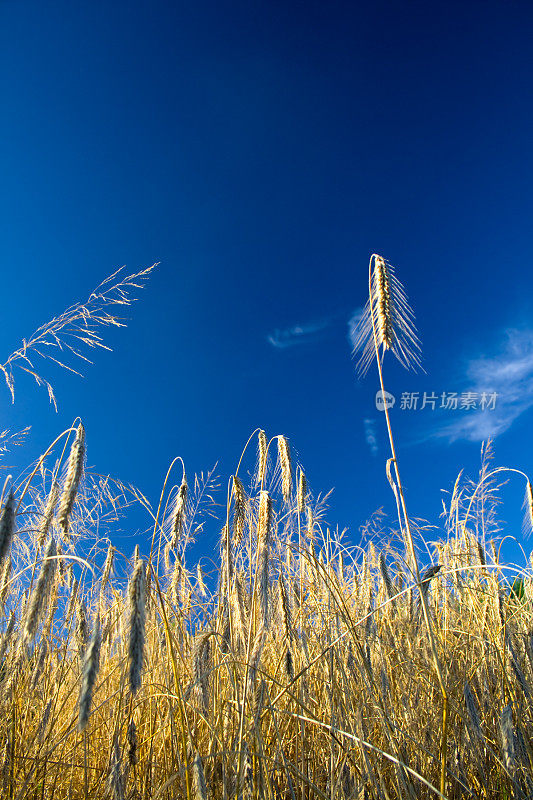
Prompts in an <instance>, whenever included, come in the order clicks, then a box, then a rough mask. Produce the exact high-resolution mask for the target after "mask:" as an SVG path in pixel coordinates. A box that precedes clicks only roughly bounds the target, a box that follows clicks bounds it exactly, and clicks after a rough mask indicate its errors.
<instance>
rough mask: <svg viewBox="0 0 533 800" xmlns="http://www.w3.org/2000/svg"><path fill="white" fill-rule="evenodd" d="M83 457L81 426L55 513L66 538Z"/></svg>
mask: <svg viewBox="0 0 533 800" xmlns="http://www.w3.org/2000/svg"><path fill="white" fill-rule="evenodd" d="M84 457H85V429H84V427H83V425H82V424H81V422H80V424H79V425H78V430H77V431H76V438H75V439H74V442H73V443H72V447H71V449H70V455H69V458H68V467H67V477H66V478H65V483H64V486H63V492H62V494H61V499H60V501H59V510H58V512H57V524H58V525H59V527H60V528H61V529H62V530H63V535H64V537H65V538H66V537H67V536H68V532H69V526H70V515H71V513H72V509H73V507H74V501H75V500H76V495H77V493H78V488H79V485H80V480H81V476H82V473H83V459H84Z"/></svg>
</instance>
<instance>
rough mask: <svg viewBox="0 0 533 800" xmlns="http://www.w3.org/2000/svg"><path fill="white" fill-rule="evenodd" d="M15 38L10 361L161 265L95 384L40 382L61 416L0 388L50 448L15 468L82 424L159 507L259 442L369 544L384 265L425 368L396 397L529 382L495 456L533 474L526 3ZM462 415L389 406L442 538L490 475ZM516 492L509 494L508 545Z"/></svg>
mask: <svg viewBox="0 0 533 800" xmlns="http://www.w3.org/2000/svg"><path fill="white" fill-rule="evenodd" d="M0 22H1V24H0V59H1V75H2V88H1V91H2V104H1V106H2V110H1V112H0V113H1V115H2V124H1V133H0V135H1V137H2V147H1V153H2V155H1V170H2V193H1V204H2V207H1V209H0V220H1V223H0V224H1V228H2V230H1V241H2V256H3V263H4V268H3V280H2V288H3V304H2V318H3V324H2V326H1V329H0V353H1V354H2V360H3V359H4V358H5V357H7V355H8V354H9V353H10V352H11V351H12V350H14V349H15V348H16V347H17V346H18V344H19V342H20V340H21V339H22V337H27V336H28V335H29V334H30V333H31V331H32V330H34V328H35V327H37V325H39V324H41V323H42V322H44V321H45V320H46V319H48V318H50V317H51V316H53V315H55V314H58V313H60V312H61V311H62V310H63V308H64V307H66V306H67V305H69V304H70V303H72V302H74V301H76V300H80V299H83V298H84V297H85V296H87V295H88V294H89V292H90V291H91V289H92V288H93V287H94V286H95V285H96V284H98V283H99V281H100V280H101V279H103V278H104V277H105V276H106V275H107V274H109V273H110V272H112V271H113V270H114V269H116V268H117V267H119V266H120V265H122V264H126V265H127V266H128V268H129V270H130V271H135V270H136V269H138V268H139V267H141V266H148V265H149V264H151V263H153V262H155V261H159V262H160V266H159V267H158V269H157V272H156V273H155V274H154V276H153V278H152V280H151V281H150V283H149V285H148V287H147V288H146V290H145V291H144V293H143V296H142V300H141V301H140V302H139V303H138V304H137V306H136V307H135V308H134V309H133V310H132V312H131V314H130V316H131V322H130V324H129V327H128V328H127V329H126V330H123V331H118V332H115V331H112V332H111V334H110V335H108V337H107V342H108V343H109V344H111V346H112V347H113V350H114V352H113V353H112V354H109V353H103V352H102V353H98V354H96V357H95V364H94V366H89V367H87V368H86V369H85V378H84V379H83V380H81V379H79V378H76V377H75V376H72V375H69V374H67V373H61V372H60V371H58V370H56V369H51V368H46V369H45V367H44V366H43V371H45V374H46V375H47V376H49V377H51V378H53V382H54V385H55V387H56V390H57V395H58V401H59V413H58V414H57V415H56V414H55V412H54V411H53V409H52V408H51V407H49V406H48V404H47V398H46V394H45V392H43V391H42V390H37V389H36V388H34V387H33V386H32V385H31V383H30V381H29V380H27V379H24V378H23V377H19V379H18V394H17V400H16V403H15V405H14V406H11V404H10V398H9V394H8V392H7V390H6V391H4V393H3V404H2V406H0V408H1V420H0V426H1V428H7V427H10V428H13V429H18V428H21V427H23V426H25V425H27V424H31V425H32V426H33V427H32V433H31V437H30V439H29V441H28V443H27V446H26V448H25V450H24V453H23V454H20V453H17V455H16V458H17V459H19V460H21V459H22V460H21V463H23V464H25V463H27V462H28V461H29V460H30V459H31V458H33V457H35V456H36V455H37V454H38V453H39V452H41V451H42V449H43V448H44V447H45V446H46V445H47V443H48V442H49V441H51V440H52V439H53V438H54V437H55V435H56V434H57V433H58V432H59V431H60V430H62V429H63V428H65V427H67V426H68V425H69V424H70V422H71V420H72V419H73V418H74V417H75V416H76V415H80V416H81V417H82V418H83V420H84V423H85V425H86V429H87V436H88V463H89V464H90V465H93V466H94V467H95V468H96V469H98V470H99V471H101V472H106V473H107V472H109V473H111V474H113V475H116V476H117V477H120V478H121V479H123V480H124V481H130V482H133V483H135V484H136V485H138V486H139V487H140V488H141V490H142V491H143V492H144V493H145V494H146V495H147V496H148V497H149V498H150V499H151V500H152V501H154V502H155V501H156V499H157V496H158V492H159V488H160V486H161V482H162V479H163V476H164V473H165V471H166V468H167V466H168V464H169V463H170V461H171V460H172V458H173V457H174V456H176V455H181V456H182V457H183V458H184V460H185V462H186V465H187V469H188V472H189V473H193V472H195V471H198V470H201V469H206V468H209V467H211V466H212V465H213V464H214V463H215V462H216V461H217V460H218V461H219V469H220V472H221V474H222V475H224V476H227V475H228V474H230V473H231V472H232V470H233V469H234V467H235V464H236V462H237V460H238V458H239V455H240V451H241V448H242V446H243V444H244V442H245V441H246V439H247V438H248V436H249V434H250V433H251V432H252V430H253V429H254V428H256V427H257V426H260V427H263V428H265V429H266V430H267V432H268V433H269V434H270V435H273V434H276V433H284V434H286V435H287V436H288V437H289V440H290V442H291V445H292V446H293V448H294V451H295V454H297V456H298V458H299V459H300V460H301V461H302V463H303V465H304V467H305V469H306V472H307V474H308V479H309V482H310V485H311V487H312V489H313V490H314V491H315V492H316V493H318V492H319V491H327V490H329V489H330V488H331V487H335V491H334V494H333V495H332V499H331V510H330V512H329V521H330V522H331V524H332V525H336V524H339V526H340V527H344V526H349V528H350V536H351V541H352V542H353V543H357V541H358V533H357V531H358V527H359V525H360V524H361V523H362V522H363V521H364V520H365V519H366V518H367V517H368V516H369V515H370V514H371V513H372V512H373V511H374V510H375V509H376V508H377V507H379V506H384V507H385V509H386V510H387V511H388V512H390V513H391V514H393V512H394V505H393V502H392V497H391V493H390V489H389V486H388V483H387V481H386V477H385V470H384V465H385V460H386V458H387V457H388V451H387V443H386V438H385V428H384V420H383V419H382V415H380V414H379V413H378V412H377V411H376V410H375V407H374V393H375V390H376V388H377V376H376V373H375V369H373V370H371V372H370V374H369V376H367V378H366V379H365V380H364V381H358V380H357V378H356V375H355V369H354V363H353V361H352V360H351V357H350V345H349V342H348V321H349V319H350V318H351V316H352V315H353V313H354V312H356V311H357V309H358V308H360V307H361V306H362V305H363V304H364V302H365V299H366V292H367V269H368V258H369V255H370V254H371V253H372V252H378V253H382V254H383V255H384V256H386V257H387V258H388V259H389V260H390V261H391V262H392V263H394V264H395V265H396V266H397V270H398V275H399V277H400V279H401V280H402V281H403V283H404V285H405V286H406V288H407V291H408V294H409V297H410V299H411V302H412V305H413V307H414V310H415V314H416V319H417V325H418V329H419V333H420V337H421V339H422V342H423V352H424V366H425V369H426V372H427V375H425V376H419V377H415V376H412V375H410V374H408V373H405V372H404V371H403V370H401V368H400V367H399V366H398V365H396V364H395V363H393V362H392V361H391V360H390V359H388V363H386V376H387V377H388V383H389V388H390V389H391V391H393V392H394V393H395V394H396V395H397V396H399V395H400V393H401V392H402V391H415V390H420V391H423V390H424V389H428V390H435V391H436V392H442V391H463V390H465V389H468V388H470V386H471V384H472V379H471V370H472V363H474V364H477V365H478V367H479V365H480V364H481V363H482V360H483V363H488V365H489V368H491V367H490V365H491V364H492V363H493V360H494V359H500V362H501V361H502V360H503V361H505V359H506V358H508V359H510V360H511V361H512V362H513V364H514V365H515V366H516V364H517V363H519V364H520V365H522V367H523V368H522V369H521V372H520V377H519V379H518V383H516V381H515V383H514V384H513V392H516V395H517V396H515V395H514V394H513V399H509V402H508V406H509V414H511V415H512V414H513V413H514V411H516V409H517V408H518V409H519V410H520V409H521V413H517V414H516V417H515V418H514V419H513V422H512V424H511V425H510V426H509V427H508V428H507V430H504V431H503V432H500V433H499V435H498V436H497V437H496V460H497V462H498V463H499V464H507V465H509V466H516V467H518V468H521V469H524V470H525V471H527V472H529V474H531V473H533V457H532V449H531V446H530V443H531V433H532V428H533V424H532V421H533V407H530V406H531V404H533V397H532V398H531V401H530V402H529V404H528V400H527V397H531V392H532V391H533V363H532V361H533V359H532V357H531V354H532V352H533V303H532V288H533V279H532V273H531V263H532V251H533V246H532V239H531V220H532V206H533V203H532V199H531V198H532V195H531V185H532V160H533V157H532V152H533V151H532V147H531V141H532V133H533V131H532V121H533V119H532V118H533V111H532V102H531V87H532V82H533V49H532V47H531V41H532V27H533V8H532V6H531V3H529V2H515V1H514V0H508V1H504V0H501V1H499V2H496V1H495V0H483V1H481V0H480V1H479V2H448V3H427V2H408V3H406V2H399V0H389V2H380V1H379V0H378V1H377V2H374V3H371V4H368V3H359V2H350V3H344V2H329V3H323V2H320V3H319V2H307V3H297V2H283V3H277V2H253V1H250V0H248V1H247V2H233V3H227V2H197V3H180V2H178V3H173V4H170V3H164V2H151V3H147V2H128V3H125V2H113V3H104V2H91V3H88V2H85V3H75V4H72V3H67V2H63V0H61V1H57V0H49V2H46V3H38V2H29V1H27V0H18V1H17V2H15V1H14V0H4V2H2V3H1V4H0ZM295 327H296V328H298V327H302V328H303V329H304V331H308V332H309V331H315V332H314V333H312V334H311V335H309V333H307V334H304V335H301V334H300V335H298V334H297V333H294V328H295ZM276 331H278V334H276V333H275V332H276ZM291 331H292V333H291ZM509 332H511V333H509ZM269 336H271V337H272V338H273V341H275V342H276V341H277V342H278V343H283V344H289V345H290V346H286V347H279V346H278V347H275V346H274V345H273V344H272V343H271V341H269V338H268V337H269ZM506 343H507V344H506ZM513 359H514V361H513ZM500 362H499V363H500ZM469 369H470V377H469V376H468V374H469ZM519 371H520V370H519ZM513 374H514V373H513ZM498 385H499V386H501V385H504V386H505V381H503V384H502V381H501V380H500V383H499V384H498ZM522 406H524V407H523V408H522ZM450 413H451V412H449V414H450ZM461 413H466V412H455V416H453V415H452V416H450V415H448V417H446V416H445V415H440V416H439V415H438V414H437V413H432V412H427V411H426V412H416V413H415V412H413V413H408V412H403V411H401V410H399V409H398V407H396V409H395V410H394V411H393V424H394V426H395V430H396V434H397V441H398V445H399V451H400V457H401V465H402V469H403V474H404V480H405V484H406V487H407V491H408V500H409V507H410V509H411V513H412V514H413V515H414V516H419V517H429V518H430V519H431V520H432V521H433V522H434V523H438V513H439V511H440V503H441V499H440V498H441V489H444V488H450V487H451V486H452V485H453V482H454V480H455V476H456V474H457V473H458V471H459V470H460V469H461V468H465V469H466V471H467V472H470V473H474V472H475V470H476V469H477V467H478V460H479V449H480V444H481V438H482V437H481V436H478V437H477V438H476V436H475V435H472V436H471V437H470V438H464V437H463V438H461V437H459V438H456V439H455V441H451V440H450V437H443V436H439V435H438V430H439V429H440V427H439V426H441V425H442V424H446V423H450V422H452V421H453V422H457V420H458V416H459V415H460V414H461ZM365 419H370V420H371V423H370V426H371V427H372V426H373V427H374V429H375V431H376V436H377V448H378V451H377V453H372V452H371V450H370V448H369V445H368V443H367V442H366V441H365V425H364V420H365ZM367 427H368V426H367ZM503 427H505V426H503ZM452 438H453V437H452ZM522 497H523V484H522V482H521V481H520V480H518V479H517V478H514V479H513V481H512V482H511V484H510V486H509V487H508V489H507V490H506V492H505V498H506V505H505V507H504V509H503V510H502V516H503V518H504V519H505V520H507V521H508V522H509V528H508V529H507V530H508V532H510V533H518V532H519V530H518V529H519V526H520V520H521V510H520V504H521V502H522ZM213 536H214V532H213V533H212V534H209V535H208V536H207V537H206V540H205V545H204V544H203V543H201V542H200V543H199V550H200V551H201V552H204V551H203V550H202V548H203V547H205V553H209V552H210V548H212V544H213ZM129 546H130V545H128V547H129ZM131 547H133V544H131ZM527 549H528V551H529V546H528V548H527Z"/></svg>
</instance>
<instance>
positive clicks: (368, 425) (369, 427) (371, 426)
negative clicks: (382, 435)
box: [363, 419, 378, 456]
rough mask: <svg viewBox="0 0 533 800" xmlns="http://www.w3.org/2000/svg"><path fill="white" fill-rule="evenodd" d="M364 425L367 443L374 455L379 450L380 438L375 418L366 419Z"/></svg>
mask: <svg viewBox="0 0 533 800" xmlns="http://www.w3.org/2000/svg"><path fill="white" fill-rule="evenodd" d="M363 425H364V428H365V439H366V443H367V445H368V446H369V448H370V452H371V453H372V455H373V456H375V455H377V452H378V440H377V437H376V421H375V420H374V419H364V420H363Z"/></svg>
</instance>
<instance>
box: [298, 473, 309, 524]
mask: <svg viewBox="0 0 533 800" xmlns="http://www.w3.org/2000/svg"><path fill="white" fill-rule="evenodd" d="M306 497H307V480H306V478H305V473H304V471H303V470H302V469H301V470H300V475H299V477H298V492H297V495H296V499H297V507H298V513H299V514H300V515H302V514H303V513H304V511H305V499H306Z"/></svg>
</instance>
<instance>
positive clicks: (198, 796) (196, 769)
mask: <svg viewBox="0 0 533 800" xmlns="http://www.w3.org/2000/svg"><path fill="white" fill-rule="evenodd" d="M192 771H193V782H192V786H193V797H194V800H207V786H206V783H205V775H204V768H203V765H202V759H201V758H200V755H199V753H196V755H195V756H194V761H193V763H192Z"/></svg>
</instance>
